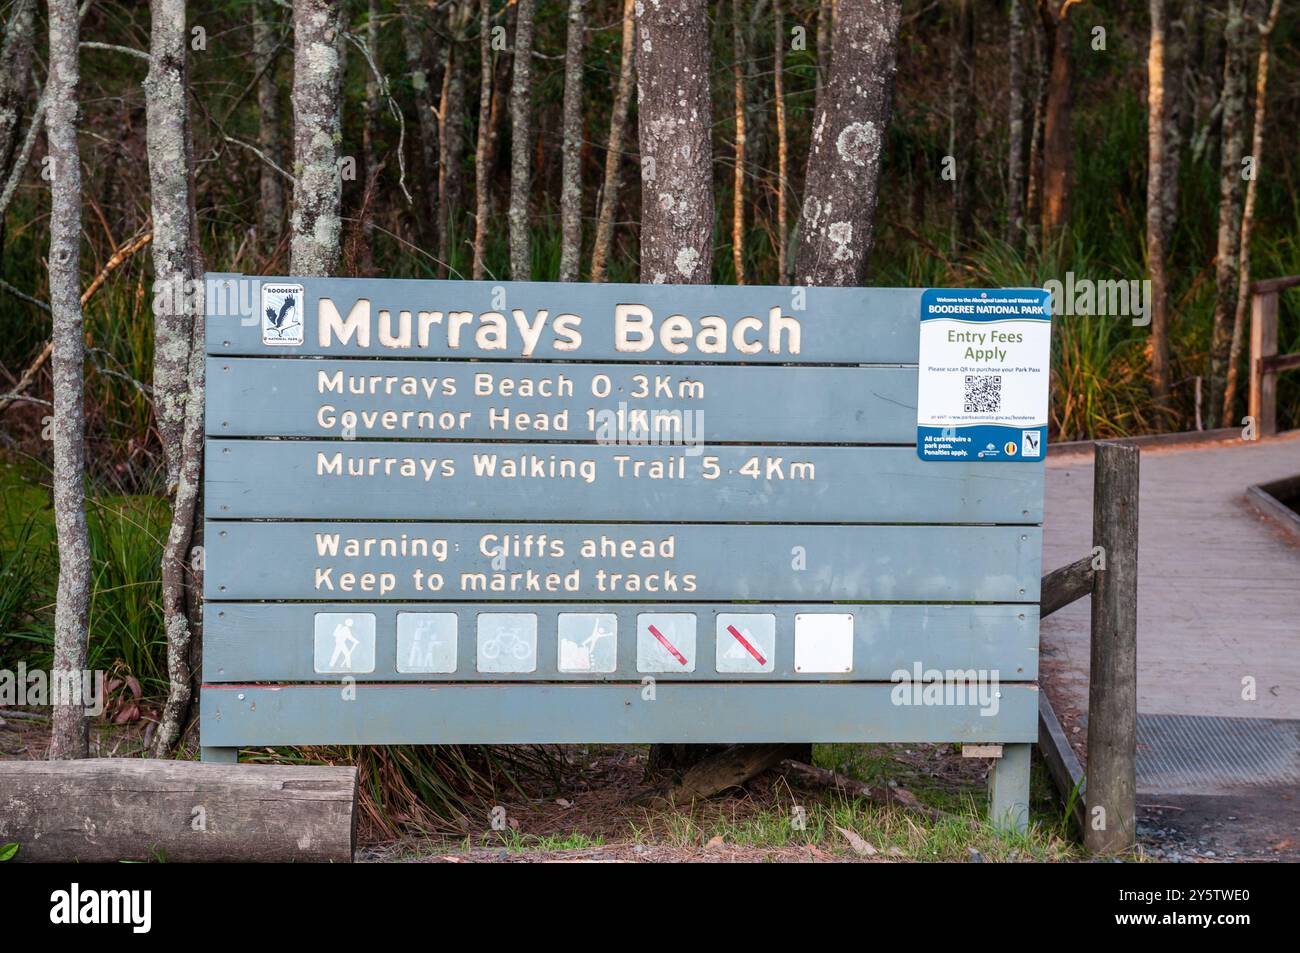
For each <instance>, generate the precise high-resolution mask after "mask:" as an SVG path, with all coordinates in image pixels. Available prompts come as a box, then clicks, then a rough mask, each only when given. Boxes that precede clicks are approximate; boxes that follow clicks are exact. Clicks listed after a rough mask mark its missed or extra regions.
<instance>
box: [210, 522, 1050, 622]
mask: <svg viewBox="0 0 1300 953" xmlns="http://www.w3.org/2000/svg"><path fill="white" fill-rule="evenodd" d="M584 550H586V551H587V552H590V553H594V555H584ZM611 552H612V553H615V554H616V555H613V556H610V555H602V553H611ZM394 553H395V554H396V555H393V554H394ZM485 554H487V555H485ZM1041 560H1042V530H1041V529H1039V528H1038V527H1036V526H834V525H804V524H795V525H781V526H768V525H701V524H689V523H682V524H641V525H617V524H609V523H585V524H573V523H529V524H510V523H414V522H391V523H354V522H346V523H321V522H302V523H299V522H222V523H211V524H209V526H208V530H207V538H206V555H205V572H204V591H205V596H206V598H208V599H222V600H230V599H239V600H250V599H254V600H255V599H271V600H276V599H316V600H333V601H349V602H351V601H356V600H357V599H365V598H385V599H393V600H399V599H400V600H415V601H422V600H466V601H475V600H483V601H494V600H525V599H526V600H539V601H554V600H567V601H584V600H597V601H602V600H628V599H632V600H652V601H656V602H658V601H665V602H680V601H697V602H698V601H749V600H764V601H776V602H793V601H808V602H820V601H833V600H846V601H858V600H860V601H870V602H877V601H881V602H883V601H901V602H1037V601H1038V592H1039V577H1040V575H1041ZM494 561H495V562H496V565H493V563H494Z"/></svg>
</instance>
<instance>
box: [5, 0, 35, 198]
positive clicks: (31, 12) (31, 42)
mask: <svg viewBox="0 0 1300 953" xmlns="http://www.w3.org/2000/svg"><path fill="white" fill-rule="evenodd" d="M35 37H36V0H16V2H15V3H14V5H13V7H12V8H11V9H10V11H9V22H8V23H7V24H5V36H4V43H3V45H0V179H3V177H4V176H5V175H6V174H7V173H8V170H9V168H10V165H11V163H12V162H13V159H14V154H15V153H16V151H17V149H18V142H19V139H18V130H19V127H20V126H21V124H22V118H23V112H24V111H25V110H26V108H27V98H28V92H29V90H28V87H29V86H30V85H31V82H30V79H31V71H32V51H33V49H34V47H35Z"/></svg>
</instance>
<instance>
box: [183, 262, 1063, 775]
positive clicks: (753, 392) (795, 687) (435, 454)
mask: <svg viewBox="0 0 1300 953" xmlns="http://www.w3.org/2000/svg"><path fill="white" fill-rule="evenodd" d="M921 301H922V291H921V290H913V289H849V288H764V287H753V286H748V287H725V288H724V287H708V286H688V287H676V286H655V285H592V284H546V283H513V282H506V283H492V282H468V281H455V282H451V281H414V280H369V279H341V278H278V277H277V278H250V277H245V276H239V275H211V276H209V277H208V282H207V291H206V303H207V304H206V306H207V314H208V317H207V329H208V332H207V333H208V340H207V354H208V365H207V382H208V383H207V387H208V399H207V437H208V442H207V458H206V460H207V462H206V468H205V491H204V492H205V506H206V516H207V525H206V542H205V545H206V558H205V595H206V600H207V605H206V632H205V640H204V677H205V685H204V689H203V697H202V716H203V717H202V734H203V746H204V756H205V757H208V758H213V759H221V758H227V759H228V758H231V757H233V751H234V750H235V749H237V748H238V747H239V746H242V745H268V744H291V743H296V744H311V743H325V742H333V743H365V744H376V743H378V744H383V743H433V742H502V743H509V742H519V743H522V742H571V741H587V742H602V741H619V742H697V741H698V742H705V741H710V742H719V741H743V740H766V741H782V740H790V741H807V740H810V739H811V740H817V741H837V740H882V741H886V740H892V741H922V740H928V741H961V742H972V741H981V742H990V743H1003V744H1005V745H1012V746H1015V745H1023V744H1025V743H1027V742H1030V741H1032V740H1033V739H1034V738H1035V737H1036V720H1035V719H1036V710H1037V702H1036V692H1037V688H1036V685H1035V679H1036V677H1037V657H1038V656H1037V647H1038V605H1037V603H1038V598H1039V591H1038V590H1039V578H1040V575H1041V544H1042V543H1041V524H1042V518H1043V469H1042V465H1041V462H1039V463H1037V464H1034V463H1025V462H1022V461H1021V460H1017V461H1015V462H1010V461H1006V462H1002V461H997V462H991V463H990V462H982V461H981V462H975V461H970V462H951V461H947V462H943V463H933V462H930V461H927V460H925V459H922V458H920V457H919V456H918V453H917V432H918V430H917V427H918V416H917V407H918V400H917V398H918V393H917V388H918V372H917V357H918V341H919V321H920V313H921V312H920V309H921ZM660 683H662V684H660ZM1016 763H1017V765H1018V764H1019V761H1018V760H1017V762H1016Z"/></svg>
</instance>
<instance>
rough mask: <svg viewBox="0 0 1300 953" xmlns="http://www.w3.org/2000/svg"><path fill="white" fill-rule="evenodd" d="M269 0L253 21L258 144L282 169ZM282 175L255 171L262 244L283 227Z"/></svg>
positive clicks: (276, 48)
mask: <svg viewBox="0 0 1300 953" xmlns="http://www.w3.org/2000/svg"><path fill="white" fill-rule="evenodd" d="M275 8H276V5H275V4H274V3H273V2H272V0H258V4H257V10H256V13H255V17H256V18H255V19H254V20H253V59H254V60H255V61H256V65H257V69H258V70H259V71H260V72H259V73H258V76H257V122H258V126H257V145H258V148H259V149H260V150H261V152H262V155H264V156H266V157H267V158H268V159H270V160H271V162H273V163H275V165H277V166H279V167H280V168H281V169H283V168H284V167H285V162H284V146H283V142H284V133H283V132H282V131H281V128H280V85H279V83H278V82H277V81H276V75H275V74H276V63H277V61H278V60H279V58H280V39H279V37H278V36H277V35H276V32H277V31H276V20H275V14H274V10H275ZM282 178H283V177H282V176H281V174H280V173H279V172H278V171H276V170H275V169H273V168H271V166H270V165H269V164H268V163H266V162H263V163H261V165H260V166H259V168H258V193H259V195H260V196H261V199H262V201H261V204H260V205H259V206H258V210H257V214H258V229H259V231H260V232H261V237H262V240H263V241H264V242H268V243H270V244H274V243H275V242H276V241H278V240H279V238H280V232H281V230H282V229H283V227H284V182H283V181H282Z"/></svg>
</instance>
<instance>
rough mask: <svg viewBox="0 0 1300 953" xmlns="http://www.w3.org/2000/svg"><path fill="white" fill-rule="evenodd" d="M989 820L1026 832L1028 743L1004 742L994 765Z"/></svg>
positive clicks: (998, 824) (1027, 822) (1004, 827)
mask: <svg viewBox="0 0 1300 953" xmlns="http://www.w3.org/2000/svg"><path fill="white" fill-rule="evenodd" d="M991 787H992V791H991V794H992V797H991V798H990V804H989V820H990V821H991V822H992V823H993V825H994V826H995V827H1000V828H1003V829H1005V830H1009V831H1014V832H1015V833H1017V834H1019V833H1023V832H1024V830H1025V828H1026V827H1027V826H1028V824H1029V745H1027V744H1015V745H1003V746H1002V757H1001V758H999V759H998V760H997V763H996V764H995V765H994V766H993V779H992V782H991Z"/></svg>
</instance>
